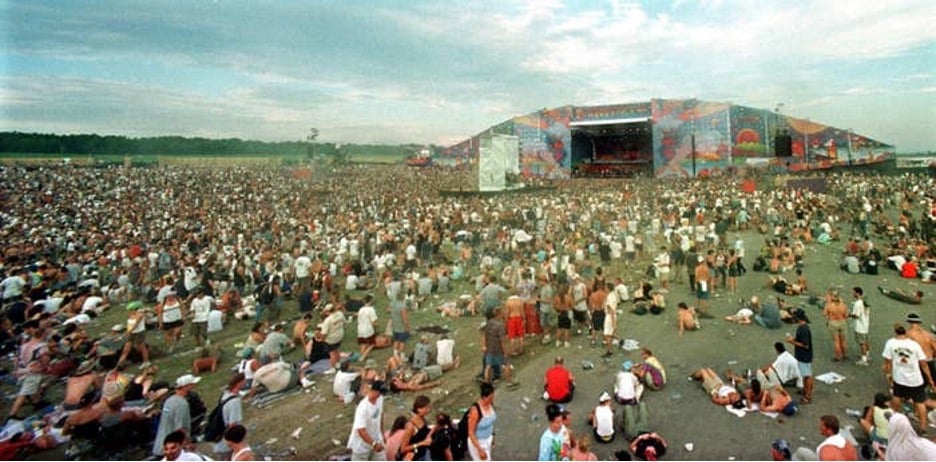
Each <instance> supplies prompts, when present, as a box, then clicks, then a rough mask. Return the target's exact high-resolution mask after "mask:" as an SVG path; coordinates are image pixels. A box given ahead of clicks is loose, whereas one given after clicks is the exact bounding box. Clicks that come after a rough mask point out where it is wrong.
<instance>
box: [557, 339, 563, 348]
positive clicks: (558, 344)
mask: <svg viewBox="0 0 936 462" xmlns="http://www.w3.org/2000/svg"><path fill="white" fill-rule="evenodd" d="M561 346H562V340H559V339H556V348H559V347H561Z"/></svg>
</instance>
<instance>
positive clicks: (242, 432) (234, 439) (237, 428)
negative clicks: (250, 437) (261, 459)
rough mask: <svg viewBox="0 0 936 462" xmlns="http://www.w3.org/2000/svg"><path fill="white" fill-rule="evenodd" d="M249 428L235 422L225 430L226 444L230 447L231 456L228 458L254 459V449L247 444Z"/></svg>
mask: <svg viewBox="0 0 936 462" xmlns="http://www.w3.org/2000/svg"><path fill="white" fill-rule="evenodd" d="M246 439H247V428H245V427H244V426H243V425H241V424H234V425H231V426H230V427H228V429H227V430H225V431H224V444H226V445H227V447H228V448H229V449H230V451H229V452H230V454H231V458H230V459H226V460H232V461H240V460H254V453H253V449H251V448H250V446H249V445H248V444H247V441H246Z"/></svg>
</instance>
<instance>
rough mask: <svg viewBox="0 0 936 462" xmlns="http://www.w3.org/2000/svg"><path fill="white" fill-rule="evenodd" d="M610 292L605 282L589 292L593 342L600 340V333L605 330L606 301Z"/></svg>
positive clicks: (593, 343)
mask: <svg viewBox="0 0 936 462" xmlns="http://www.w3.org/2000/svg"><path fill="white" fill-rule="evenodd" d="M606 298H608V292H607V290H606V289H605V285H604V284H598V287H596V288H595V290H594V291H592V293H590V294H588V310H589V311H590V312H591V321H592V325H591V344H592V345H595V344H596V343H597V342H598V335H599V333H603V332H604V321H605V311H604V303H605V299H606Z"/></svg>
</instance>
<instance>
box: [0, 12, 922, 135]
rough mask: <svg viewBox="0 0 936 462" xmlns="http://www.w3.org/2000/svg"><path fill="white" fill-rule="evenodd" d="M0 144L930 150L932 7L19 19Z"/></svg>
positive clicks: (8, 57) (9, 36) (4, 61)
mask: <svg viewBox="0 0 936 462" xmlns="http://www.w3.org/2000/svg"><path fill="white" fill-rule="evenodd" d="M0 43H2V47H0V129H2V130H20V131H39V132H54V133H90V132H95V133H100V134H121V135H128V136H150V135H183V136H205V137H238V138H244V139H260V140H268V141H273V140H299V139H303V138H304V137H305V135H306V134H307V133H308V131H309V128H311V127H316V128H318V129H319V130H320V132H321V136H320V138H319V139H320V140H323V141H334V142H359V143H369V142H382V143H384V142H385V143H405V142H417V143H437V144H450V143H454V142H456V141H459V140H461V139H464V138H467V137H468V136H470V135H472V134H474V133H477V132H479V131H481V130H483V129H484V128H487V127H488V126H490V125H493V124H496V123H498V122H500V121H503V120H505V119H508V118H510V117H512V116H515V115H520V114H524V113H527V112H531V111H534V110H536V109H540V108H544V107H554V106H561V105H565V104H576V105H588V104H610V103H627V102H637V101H647V100H649V99H650V98H699V99H702V100H712V101H730V102H734V103H736V104H743V105H746V106H753V107H760V108H770V109H772V108H774V107H776V106H777V103H783V112H784V113H786V114H790V115H793V116H796V117H808V118H810V119H812V120H815V121H819V122H822V123H826V124H829V125H833V126H836V127H840V128H851V129H853V130H854V131H855V132H857V133H861V134H863V135H867V136H870V137H872V138H875V139H878V140H881V141H884V142H888V143H893V144H896V145H897V148H898V151H899V152H912V151H919V150H928V149H936V2H934V1H932V0H894V1H886V2H882V1H880V0H834V1H833V0H829V1H797V2H790V1H785V0H777V1H768V0H758V1H753V0H703V1H688V0H686V1H679V0H677V1H672V2H666V1H652V0H648V1H641V2H628V1H604V2H597V1H562V0H530V1H511V0H494V1H488V0H476V1H457V2H456V1H418V0H414V1H367V2H364V1H354V0H343V1H341V0H334V1H302V2H299V1H285V0H280V1H272V0H270V1H245V0H239V1H235V0H214V1H212V0H175V1H166V0H150V1H129V0H123V1H107V0H86V1H60V2H53V1H41V0H40V1H36V0H33V1H22V2H20V1H7V0H0Z"/></svg>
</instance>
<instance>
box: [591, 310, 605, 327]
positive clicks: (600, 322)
mask: <svg viewBox="0 0 936 462" xmlns="http://www.w3.org/2000/svg"><path fill="white" fill-rule="evenodd" d="M591 320H592V330H594V331H603V330H604V321H605V312H604V311H592V313H591Z"/></svg>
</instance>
